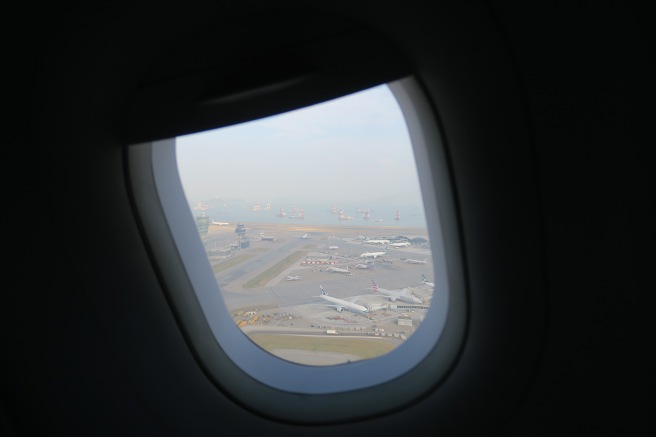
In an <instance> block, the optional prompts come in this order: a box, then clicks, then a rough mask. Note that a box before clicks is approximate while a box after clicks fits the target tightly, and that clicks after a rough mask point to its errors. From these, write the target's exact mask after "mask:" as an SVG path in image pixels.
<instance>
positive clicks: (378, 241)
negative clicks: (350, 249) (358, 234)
mask: <svg viewBox="0 0 656 437" xmlns="http://www.w3.org/2000/svg"><path fill="white" fill-rule="evenodd" d="M367 243H371V244H390V241H389V240H367Z"/></svg>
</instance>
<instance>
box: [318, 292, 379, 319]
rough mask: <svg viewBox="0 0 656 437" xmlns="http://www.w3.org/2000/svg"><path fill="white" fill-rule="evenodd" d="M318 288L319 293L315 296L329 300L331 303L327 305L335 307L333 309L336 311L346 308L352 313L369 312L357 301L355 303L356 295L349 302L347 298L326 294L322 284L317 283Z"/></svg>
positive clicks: (363, 313)
mask: <svg viewBox="0 0 656 437" xmlns="http://www.w3.org/2000/svg"><path fill="white" fill-rule="evenodd" d="M319 288H321V295H320V296H317V297H320V298H322V299H323V300H325V301H327V302H330V303H331V304H332V305H328V306H331V307H333V308H335V310H337V312H339V313H341V312H342V311H343V310H345V309H346V310H349V311H351V312H353V313H356V314H362V315H365V314H368V313H369V310H368V309H367V307H365V306H362V305H358V304H357V303H355V301H356V300H357V297H356V298H354V299H353V300H351V301H350V302H349V301H347V300H343V299H338V298H336V297H332V296H328V293H326V291H325V290H324V289H323V286H322V285H319Z"/></svg>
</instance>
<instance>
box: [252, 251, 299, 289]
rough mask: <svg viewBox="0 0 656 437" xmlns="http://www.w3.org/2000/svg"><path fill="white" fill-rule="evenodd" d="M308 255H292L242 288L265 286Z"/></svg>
mask: <svg viewBox="0 0 656 437" xmlns="http://www.w3.org/2000/svg"><path fill="white" fill-rule="evenodd" d="M307 253H308V252H307V251H305V250H301V251H298V252H294V253H292V254H291V255H289V256H288V257H286V258H285V259H283V260H282V261H280V262H279V263H277V264H276V265H275V266H273V267H271V268H269V269H267V270H265V271H264V272H262V273H260V274H259V275H257V276H255V277H254V278H253V279H251V280H249V281H248V282H246V283H245V284H244V285H243V286H242V287H243V288H255V287H263V286H265V285H266V284H268V283H269V281H270V280H272V279H273V278H275V277H276V276H278V275H279V274H280V272H282V271H284V270H285V269H288V268H289V267H291V266H293V265H294V264H296V263H297V262H298V261H300V260H301V259H303V258H304V257H305V255H307Z"/></svg>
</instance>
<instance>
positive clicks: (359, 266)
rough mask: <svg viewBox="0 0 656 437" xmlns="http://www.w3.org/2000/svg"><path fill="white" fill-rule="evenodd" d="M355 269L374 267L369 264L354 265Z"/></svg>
mask: <svg viewBox="0 0 656 437" xmlns="http://www.w3.org/2000/svg"><path fill="white" fill-rule="evenodd" d="M355 268H356V269H373V268H374V266H373V265H371V264H356V265H355Z"/></svg>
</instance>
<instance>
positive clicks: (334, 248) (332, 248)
mask: <svg viewBox="0 0 656 437" xmlns="http://www.w3.org/2000/svg"><path fill="white" fill-rule="evenodd" d="M336 249H339V247H338V246H330V247H328V250H336Z"/></svg>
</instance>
